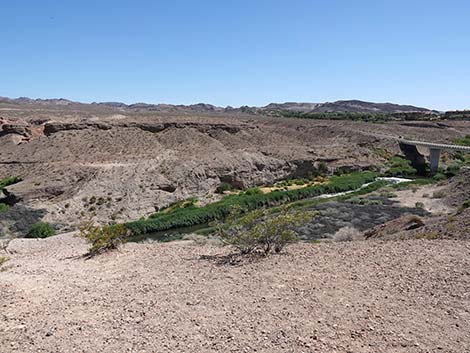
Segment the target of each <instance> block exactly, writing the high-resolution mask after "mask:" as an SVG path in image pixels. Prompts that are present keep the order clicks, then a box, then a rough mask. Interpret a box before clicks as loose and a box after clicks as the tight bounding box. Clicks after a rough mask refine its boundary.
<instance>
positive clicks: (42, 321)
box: [0, 234, 470, 353]
mask: <svg viewBox="0 0 470 353" xmlns="http://www.w3.org/2000/svg"><path fill="white" fill-rule="evenodd" d="M9 249H10V250H11V251H12V252H14V253H13V254H11V255H9V256H10V257H11V260H10V261H8V262H7V263H6V264H5V265H4V266H3V268H6V269H5V270H4V271H2V272H0V290H1V293H2V295H1V297H0V306H1V308H2V310H1V313H0V315H1V320H0V351H1V352H22V353H23V352H33V351H34V352H74V351H77V352H123V351H129V352H231V351H232V352H253V351H257V352H374V353H375V352H456V353H462V352H470V333H469V331H468V329H467V328H468V327H470V292H469V288H470V271H469V268H470V243H468V242H464V241H451V240H438V241H426V240H413V241H403V242H378V241H362V242H360V241H359V242H347V243H330V244H328V243H323V244H298V245H295V246H293V247H292V248H290V249H289V250H288V253H287V254H284V255H280V256H272V257H270V258H268V259H265V260H263V261H259V262H253V263H245V264H243V265H240V266H220V265H217V264H216V263H215V262H214V261H211V260H203V259H201V256H203V255H205V256H210V255H216V254H222V253H224V252H225V251H226V250H225V249H220V248H217V247H211V246H194V245H191V243H187V242H176V243H168V244H157V243H150V244H127V245H125V246H124V247H123V248H122V250H121V251H118V252H114V253H110V254H107V255H104V256H101V257H98V258H95V259H91V260H84V259H83V258H81V257H80V255H81V254H83V253H84V252H85V250H86V245H85V244H84V243H83V242H82V240H81V239H77V238H74V237H72V236H71V235H70V234H68V235H61V236H56V237H52V238H49V239H46V240H26V239H17V240H14V241H13V242H12V243H11V244H10V247H9Z"/></svg>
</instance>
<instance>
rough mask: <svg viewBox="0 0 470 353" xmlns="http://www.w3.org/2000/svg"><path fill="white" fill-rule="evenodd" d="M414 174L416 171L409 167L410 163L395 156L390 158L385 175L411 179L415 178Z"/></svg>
mask: <svg viewBox="0 0 470 353" xmlns="http://www.w3.org/2000/svg"><path fill="white" fill-rule="evenodd" d="M416 173H417V170H416V169H415V168H413V167H412V166H411V161H409V160H407V159H405V158H402V157H399V156H395V157H392V158H390V160H389V162H388V169H387V170H386V172H385V175H386V176H389V177H411V176H415V175H416Z"/></svg>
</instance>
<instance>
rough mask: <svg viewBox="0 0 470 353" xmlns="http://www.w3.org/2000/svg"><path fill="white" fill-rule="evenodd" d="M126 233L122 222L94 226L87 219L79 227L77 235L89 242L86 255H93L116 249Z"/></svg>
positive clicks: (122, 241) (123, 240)
mask: <svg viewBox="0 0 470 353" xmlns="http://www.w3.org/2000/svg"><path fill="white" fill-rule="evenodd" d="M127 235H128V230H127V229H126V227H124V225H122V224H114V225H106V226H103V227H99V226H95V225H94V224H93V222H91V221H89V222H87V223H85V224H84V225H83V226H81V227H80V233H79V236H80V237H82V238H84V239H86V240H87V241H88V242H89V243H90V244H91V246H90V248H89V249H88V256H95V255H98V254H101V253H104V252H106V251H109V250H113V249H117V248H118V247H119V246H120V245H121V244H122V243H124V242H125V239H126V237H127Z"/></svg>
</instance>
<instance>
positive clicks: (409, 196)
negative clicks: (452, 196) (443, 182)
mask: <svg viewBox="0 0 470 353" xmlns="http://www.w3.org/2000/svg"><path fill="white" fill-rule="evenodd" d="M445 190H446V186H440V187H436V186H435V185H427V186H423V187H420V188H419V189H416V190H413V189H406V190H400V191H395V192H394V193H395V194H396V195H397V197H396V198H394V200H396V201H398V202H399V203H400V205H401V206H403V207H415V206H416V203H417V202H421V203H422V204H423V208H424V209H425V210H426V211H428V212H430V213H432V214H434V215H436V214H437V215H438V214H449V213H452V212H453V211H455V208H454V207H450V206H449V205H447V204H446V203H445V202H443V200H442V199H441V198H434V197H433V195H437V194H438V193H439V192H443V191H445ZM444 195H445V196H447V194H446V193H444Z"/></svg>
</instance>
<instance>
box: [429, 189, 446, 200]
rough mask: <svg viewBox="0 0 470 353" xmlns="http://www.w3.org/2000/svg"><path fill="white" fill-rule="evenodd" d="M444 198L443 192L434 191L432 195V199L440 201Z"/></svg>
mask: <svg viewBox="0 0 470 353" xmlns="http://www.w3.org/2000/svg"><path fill="white" fill-rule="evenodd" d="M444 197H446V192H445V190H437V191H434V192H433V194H432V198H433V199H442V198H444Z"/></svg>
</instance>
